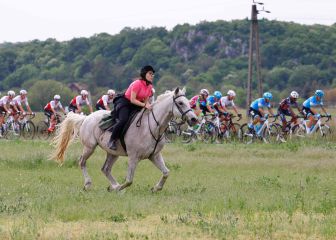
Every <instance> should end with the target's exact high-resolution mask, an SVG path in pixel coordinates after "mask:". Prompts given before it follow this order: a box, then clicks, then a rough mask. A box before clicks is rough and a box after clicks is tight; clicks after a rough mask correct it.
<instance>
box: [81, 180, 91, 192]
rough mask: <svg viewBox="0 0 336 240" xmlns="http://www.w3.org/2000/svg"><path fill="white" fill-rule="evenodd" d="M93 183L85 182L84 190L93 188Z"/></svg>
mask: <svg viewBox="0 0 336 240" xmlns="http://www.w3.org/2000/svg"><path fill="white" fill-rule="evenodd" d="M91 184H92V183H91V182H87V183H85V184H84V187H83V190H84V191H87V190H89V189H90V188H91Z"/></svg>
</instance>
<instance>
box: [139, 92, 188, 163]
mask: <svg viewBox="0 0 336 240" xmlns="http://www.w3.org/2000/svg"><path fill="white" fill-rule="evenodd" d="M179 97H185V95H184V94H183V95H179V96H177V97H174V98H173V104H172V109H171V111H170V114H171V115H172V116H171V117H170V121H171V120H172V119H173V117H174V115H173V110H174V105H175V106H176V108H177V109H178V110H179V112H180V113H181V115H182V116H181V117H182V120H183V118H184V116H185V115H186V114H187V113H188V112H190V111H192V110H191V109H190V108H189V109H188V110H187V111H185V112H183V110H182V108H181V107H180V106H179V105H178V104H177V103H176V99H178V98H179ZM146 110H147V109H146V108H145V110H144V111H143V112H142V113H141V116H140V118H139V119H138V120H137V122H136V126H137V127H140V126H141V121H142V117H143V115H144V113H145V111H146ZM153 110H154V109H152V111H151V113H152V114H148V118H147V120H148V128H149V132H150V134H151V135H152V138H153V139H154V140H155V146H154V149H153V151H152V152H151V154H150V155H149V157H148V158H151V157H152V156H153V154H154V153H155V150H156V148H157V145H158V144H159V142H161V140H162V139H163V137H164V134H165V132H166V129H167V128H168V126H167V127H166V128H165V129H164V131H163V132H162V133H160V123H159V122H158V121H157V119H156V117H155V115H154V111H153ZM150 115H152V116H153V119H154V121H155V123H156V128H155V130H156V129H157V128H159V134H158V137H157V138H156V137H155V134H154V133H153V131H152V129H151V127H150V121H149V118H150Z"/></svg>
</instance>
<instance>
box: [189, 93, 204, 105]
mask: <svg viewBox="0 0 336 240" xmlns="http://www.w3.org/2000/svg"><path fill="white" fill-rule="evenodd" d="M189 104H190V107H191V108H195V107H196V106H197V105H198V106H200V107H201V106H204V107H205V106H206V99H201V97H200V96H199V95H196V96H193V97H192V98H191V99H190V101H189Z"/></svg>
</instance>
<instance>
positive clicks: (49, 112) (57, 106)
mask: <svg viewBox="0 0 336 240" xmlns="http://www.w3.org/2000/svg"><path fill="white" fill-rule="evenodd" d="M60 100H61V96H60V95H58V94H56V95H55V96H54V100H52V101H50V102H49V103H48V104H47V105H46V106H45V107H44V114H45V115H46V116H48V117H49V118H50V125H49V128H48V132H53V131H54V129H55V126H56V124H57V118H56V114H57V110H61V111H62V112H63V114H64V115H65V114H66V113H65V110H64V108H63V106H62V104H61V102H60Z"/></svg>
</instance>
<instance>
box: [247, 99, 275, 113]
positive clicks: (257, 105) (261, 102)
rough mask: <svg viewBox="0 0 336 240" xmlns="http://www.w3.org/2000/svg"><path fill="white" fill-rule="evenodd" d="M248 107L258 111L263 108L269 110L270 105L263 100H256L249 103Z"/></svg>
mask: <svg viewBox="0 0 336 240" xmlns="http://www.w3.org/2000/svg"><path fill="white" fill-rule="evenodd" d="M250 107H251V108H253V109H254V110H256V111H258V109H259V108H264V107H267V108H271V103H270V102H266V101H265V98H258V99H257V100H254V101H253V102H252V103H251V105H250Z"/></svg>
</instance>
